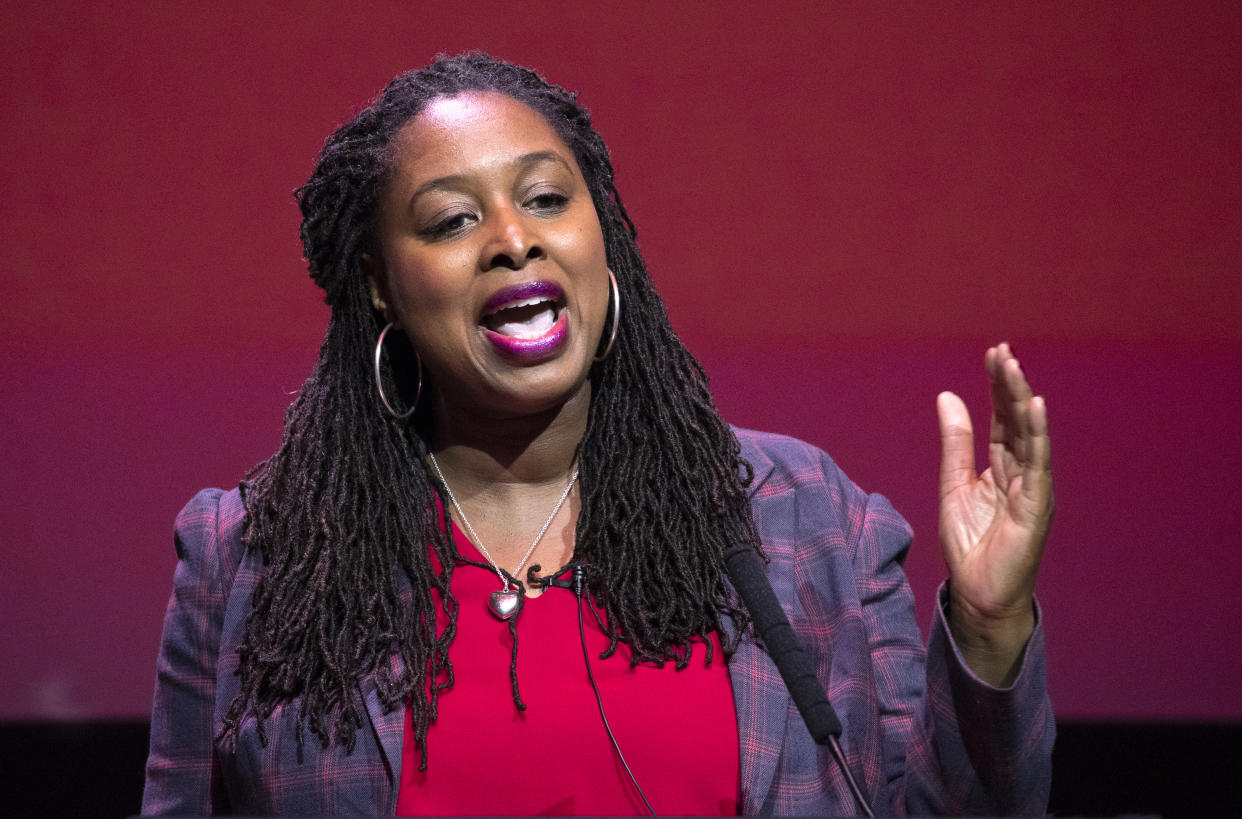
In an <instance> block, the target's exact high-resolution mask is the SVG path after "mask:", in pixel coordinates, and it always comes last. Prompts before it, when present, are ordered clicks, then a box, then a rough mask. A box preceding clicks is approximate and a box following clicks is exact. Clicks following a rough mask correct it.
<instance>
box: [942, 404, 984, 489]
mask: <svg viewBox="0 0 1242 819" xmlns="http://www.w3.org/2000/svg"><path fill="white" fill-rule="evenodd" d="M936 417H937V419H938V420H939V422H940V499H941V500H943V499H944V498H945V496H947V495H949V494H950V493H951V492H953V490H955V489H957V488H958V487H961V486H968V485H969V484H970V483H971V482H972V481H973V480H974V479H975V433H974V429H973V428H972V427H971V425H970V413H969V412H967V411H966V405H965V404H964V403H963V402H962V399H960V398H958V397H957V396H956V395H954V394H953V393H951V392H942V393H940V395H938V396H936Z"/></svg>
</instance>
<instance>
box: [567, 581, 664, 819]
mask: <svg viewBox="0 0 1242 819" xmlns="http://www.w3.org/2000/svg"><path fill="white" fill-rule="evenodd" d="M574 594H575V595H577V597H578V639H579V640H581V641H582V661H583V662H584V663H586V671H587V679H589V680H590V681H591V690H592V691H594V692H595V704H596V705H598V706H599V717H600V719H602V720H603V721H604V730H605V731H607V732H608V740H609V741H610V742H611V743H612V749H613V750H614V751H616V752H617V759H619V760H621V765H622V766H623V767H624V768H625V772H626V773H627V774H629V776H630V781H631V782H633V783H634V789H635V790H636V791H638V796H639V797H640V798H641V799H642V800H643V804H644V805H646V806H647V812H648V813H650V814H651V815H652V816H658V815H659V814H657V813H656V812H655V808H653V807H651V803H650V802H648V801H647V795H646V794H645V793H643V789H642V787H641V786H639V784H638V780H637V779H635V778H634V772H633V771H631V770H630V764H629V763H628V762H626V761H625V754H623V753H621V746H620V745H618V744H617V738H616V737H615V736H613V733H612V726H610V725H609V724H608V716H607V715H606V714H605V713H604V700H603V698H602V697H600V695H599V686H598V685H596V684H595V674H594V673H592V672H591V655H590V653H589V652H588V651H587V644H586V628H585V627H584V626H583V624H582V564H581V563H578V564H576V565H575V566H574Z"/></svg>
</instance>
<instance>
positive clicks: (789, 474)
mask: <svg viewBox="0 0 1242 819" xmlns="http://www.w3.org/2000/svg"><path fill="white" fill-rule="evenodd" d="M733 434H734V435H735V436H737V440H738V443H739V444H740V445H741V448H742V459H743V460H745V461H746V462H747V463H749V464H750V466H751V468H752V469H753V470H754V473H755V477H754V480H753V481H752V482H751V485H750V493H751V494H752V495H754V494H755V493H757V492H759V491H760V490H761V489H764V488H765V487H766V488H767V489H768V491H772V490H773V489H774V488H775V487H782V486H785V487H788V486H791V485H797V484H802V483H805V482H806V481H808V480H810V481H822V482H824V483H828V484H833V485H835V486H839V487H841V488H846V487H849V488H850V489H851V490H852V491H857V487H855V486H854V484H853V483H852V482H851V481H850V479H849V478H848V477H846V475H845V473H844V472H842V471H841V468H840V467H839V466H837V464H836V461H834V460H833V459H832V456H830V455H829V454H828V453H827V452H825V451H824V450H822V449H820V448H819V447H817V446H814V445H813V444H808V443H807V442H806V441H800V440H798V439H797V438H793V437H790V436H788V435H781V434H779V433H775V432H759V431H756V430H752V429H742V428H739V427H734V428H733Z"/></svg>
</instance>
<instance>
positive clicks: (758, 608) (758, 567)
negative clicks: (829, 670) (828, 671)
mask: <svg viewBox="0 0 1242 819" xmlns="http://www.w3.org/2000/svg"><path fill="white" fill-rule="evenodd" d="M724 562H725V572H726V573H728V575H729V580H731V581H732V582H733V588H735V589H737V593H738V595H739V596H740V597H741V598H742V602H743V603H744V604H745V605H746V610H747V611H748V612H750V619H751V620H752V621H753V622H754V624H755V634H756V635H757V636H758V637H759V639H760V640H762V641H763V645H764V646H765V647H766V648H767V651H768V656H770V657H771V658H772V662H773V663H775V664H776V669H777V670H778V671H780V673H781V679H782V680H784V681H785V687H786V688H787V689H789V695H790V696H791V697H792V698H793V701H794V705H796V706H798V712H799V713H800V714H802V720H803V721H804V722H805V723H806V728H807V730H808V731H809V732H810V734H811V739H813V740H815V742H816V743H817V744H819V745H827V746H828V750H829V751H830V752H831V753H832V756H833V758H835V759H836V760H837V764H838V765H839V766H840V767H841V770H842V772H843V773H844V774H845V781H846V784H847V785H849V788H850V791H851V792H852V793H853V794H854V800H855V801H856V802H857V803H858V806H859V808H861V809H862V812H863V814H864V815H866V816H872V817H873V816H875V813H873V812H872V810H871V805H869V804H868V803H867V798H866V797H865V796H864V795H863V793H862V791H861V790H860V789H859V787H858V783H857V782H856V781H855V780H854V775H853V774H852V773H851V772H850V769H849V766H848V765H847V764H846V763H845V755H844V754H843V753H842V752H841V745H840V744H839V743H838V742H837V737H839V736H840V735H841V720H840V719H838V718H837V712H836V711H835V710H833V707H832V704H831V703H829V702H828V695H827V694H826V693H824V687H823V686H822V685H820V684H819V678H818V677H816V676H815V668H814V666H813V665H812V664H811V657H810V655H809V654H808V653H807V652H806V651H804V650H803V648H802V646H801V645H800V644H799V643H798V638H797V636H796V635H795V634H794V632H793V628H791V627H790V625H789V619H788V618H787V617H785V611H784V609H782V608H781V604H780V602H779V601H778V600H777V599H776V594H775V592H773V591H772V584H771V583H769V582H768V577H767V573H766V571H765V570H764V565H763V561H762V560H760V558H759V555H758V554H756V553H755V551H754V549H751V548H750V547H749V546H735V547H733V548H732V549H730V550H729V551H727V552H725V556H724Z"/></svg>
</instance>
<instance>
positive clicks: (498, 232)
mask: <svg viewBox="0 0 1242 819" xmlns="http://www.w3.org/2000/svg"><path fill="white" fill-rule="evenodd" d="M492 221H493V225H492V231H491V234H490V236H489V237H488V240H487V242H486V243H485V244H484V245H483V248H482V252H481V253H480V254H479V262H480V265H479V266H480V267H481V268H482V269H483V271H484V272H486V271H488V270H493V269H495V268H498V267H499V268H507V269H509V270H521V269H522V268H523V267H525V266H526V263H527V262H530V261H533V260H535V259H542V258H543V257H544V249H543V244H542V242H541V241H540V239H539V234H538V231H537V229H536V227H535V226H534V225H532V224H531V220H530V217H528V216H526V215H525V214H523V213H521V212H520V211H518V210H516V209H515V208H512V207H504V208H498V209H497V210H496V211H495V212H494V213H493V216H492Z"/></svg>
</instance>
